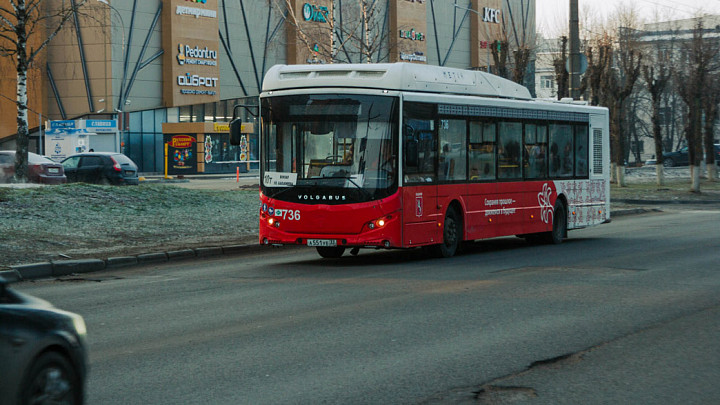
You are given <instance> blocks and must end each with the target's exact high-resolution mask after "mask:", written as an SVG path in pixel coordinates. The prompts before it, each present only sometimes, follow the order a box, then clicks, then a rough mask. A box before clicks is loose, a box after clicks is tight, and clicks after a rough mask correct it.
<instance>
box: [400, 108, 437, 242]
mask: <svg viewBox="0 0 720 405" xmlns="http://www.w3.org/2000/svg"><path fill="white" fill-rule="evenodd" d="M408 122H409V124H408V125H405V129H404V131H403V140H404V144H403V156H404V158H403V179H402V180H403V182H402V183H403V188H402V198H403V245H404V246H407V247H410V246H418V245H424V244H432V243H440V242H441V239H442V230H441V228H439V227H438V220H439V218H440V217H439V215H441V214H440V212H439V211H440V210H439V209H438V201H437V192H438V191H437V189H438V186H437V175H436V173H437V170H436V165H437V158H436V157H437V156H436V155H437V141H436V135H435V131H434V125H433V122H432V121H420V120H408Z"/></svg>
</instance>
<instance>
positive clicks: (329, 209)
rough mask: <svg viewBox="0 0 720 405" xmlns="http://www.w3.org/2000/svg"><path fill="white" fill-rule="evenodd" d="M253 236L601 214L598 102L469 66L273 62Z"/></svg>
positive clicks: (342, 234) (492, 232) (538, 221)
mask: <svg viewBox="0 0 720 405" xmlns="http://www.w3.org/2000/svg"><path fill="white" fill-rule="evenodd" d="M260 107H261V108H260V111H261V118H262V126H261V142H260V143H261V146H260V203H261V209H260V229H259V235H260V243H261V244H266V245H307V246H312V247H316V248H317V251H318V253H319V254H320V255H321V256H322V257H326V258H335V257H340V256H341V255H342V254H343V253H344V252H345V250H346V249H351V253H353V254H357V252H358V249H359V248H413V247H419V246H420V247H426V248H428V249H429V250H431V251H433V252H435V253H437V254H438V255H440V256H444V257H449V256H453V255H454V254H455V252H456V251H457V249H458V247H459V246H460V244H461V243H462V242H463V241H472V240H477V239H483V238H492V237H499V236H508V235H518V236H521V237H526V238H528V239H529V240H538V241H547V242H550V243H560V242H562V240H563V238H565V237H567V231H568V230H571V229H579V228H584V227H587V226H590V225H597V224H601V223H603V222H608V221H609V219H610V209H609V208H610V199H609V197H610V186H609V172H610V171H609V167H608V166H609V144H608V139H609V136H608V131H609V128H608V112H607V109H605V108H599V107H590V106H587V105H583V104H579V103H572V102H552V101H541V100H535V99H532V98H531V97H530V94H529V92H528V91H527V89H526V88H525V87H523V86H520V85H517V84H515V83H513V82H511V81H508V80H505V79H502V78H499V77H497V76H493V75H491V74H487V73H484V72H478V71H469V70H461V69H453V68H445V67H438V66H427V65H420V64H410V63H395V64H337V65H322V66H318V65H293V66H286V65H278V66H274V67H273V68H271V69H270V71H269V72H268V73H267V75H266V76H265V80H264V82H263V91H262V94H261V95H260Z"/></svg>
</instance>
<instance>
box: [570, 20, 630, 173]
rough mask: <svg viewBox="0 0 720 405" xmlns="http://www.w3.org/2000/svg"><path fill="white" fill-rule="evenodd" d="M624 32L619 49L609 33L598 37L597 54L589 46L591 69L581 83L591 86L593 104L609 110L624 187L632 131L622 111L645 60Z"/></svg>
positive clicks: (613, 148) (615, 158) (613, 145)
mask: <svg viewBox="0 0 720 405" xmlns="http://www.w3.org/2000/svg"><path fill="white" fill-rule="evenodd" d="M623 36H624V37H623V38H622V40H621V41H620V44H619V46H618V48H617V49H616V48H615V46H614V45H615V44H614V40H613V38H612V36H610V35H609V34H607V33H604V34H603V35H601V36H599V37H598V38H596V40H595V42H596V45H595V47H596V49H597V55H598V56H595V54H594V52H593V48H592V47H590V48H589V49H588V51H587V57H588V70H587V72H586V74H585V77H584V80H583V81H584V83H583V84H582V85H581V90H585V89H590V100H591V104H593V105H603V106H605V107H607V108H608V109H609V110H610V141H611V145H610V149H611V160H612V162H613V164H614V165H615V167H616V173H615V174H616V180H617V183H618V185H619V186H621V187H625V186H626V184H625V155H626V153H625V151H626V147H627V136H628V134H629V132H630V131H628V123H627V120H626V119H625V114H624V113H623V112H624V110H625V107H626V101H627V99H628V98H629V97H630V95H631V94H632V92H633V88H634V86H635V83H636V82H637V79H638V77H639V76H640V66H641V62H642V54H641V53H640V52H639V51H637V50H636V49H634V46H632V44H631V39H630V38H629V35H628V33H624V34H623Z"/></svg>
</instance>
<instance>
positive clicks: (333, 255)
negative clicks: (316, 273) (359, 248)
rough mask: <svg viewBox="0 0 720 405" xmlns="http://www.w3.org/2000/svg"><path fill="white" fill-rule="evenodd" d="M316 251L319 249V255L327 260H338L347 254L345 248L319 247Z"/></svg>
mask: <svg viewBox="0 0 720 405" xmlns="http://www.w3.org/2000/svg"><path fill="white" fill-rule="evenodd" d="M315 249H317V252H318V254H319V255H320V256H322V257H324V258H325V259H337V258H338V257H340V256H342V255H343V253H345V248H344V247H342V246H333V247H329V246H318V247H316V248H315Z"/></svg>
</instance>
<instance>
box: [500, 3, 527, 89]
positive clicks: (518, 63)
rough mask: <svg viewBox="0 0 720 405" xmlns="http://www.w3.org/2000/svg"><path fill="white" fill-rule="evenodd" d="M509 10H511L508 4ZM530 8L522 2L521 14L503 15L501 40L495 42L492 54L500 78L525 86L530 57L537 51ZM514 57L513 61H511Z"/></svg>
mask: <svg viewBox="0 0 720 405" xmlns="http://www.w3.org/2000/svg"><path fill="white" fill-rule="evenodd" d="M508 10H510V7H509V3H508ZM529 11H530V7H529V5H527V7H526V4H525V3H524V1H523V2H520V7H519V13H520V15H514V14H513V13H512V12H509V13H508V17H507V18H506V17H505V14H506V13H502V14H501V22H500V24H501V28H500V39H497V40H495V41H493V43H492V44H491V46H490V52H491V54H492V57H493V63H495V71H494V72H492V73H494V74H496V75H498V76H501V77H504V78H507V79H510V80H512V81H514V82H515V83H518V84H522V85H525V84H526V83H525V76H526V75H527V71H528V66H529V65H530V57H531V55H532V54H533V52H534V51H535V48H536V45H535V40H536V38H535V33H534V32H531V31H533V29H532V27H531V21H530V20H529V18H528V17H529ZM511 57H512V60H511Z"/></svg>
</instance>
